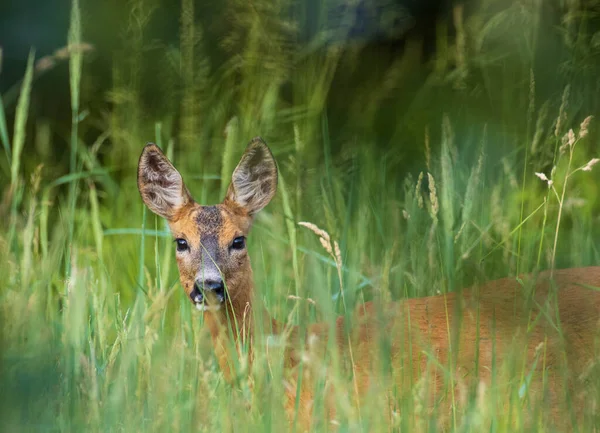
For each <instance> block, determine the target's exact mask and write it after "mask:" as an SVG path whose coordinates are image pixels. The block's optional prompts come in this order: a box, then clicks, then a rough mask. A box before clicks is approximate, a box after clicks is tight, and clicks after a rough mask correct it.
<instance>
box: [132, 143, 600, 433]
mask: <svg viewBox="0 0 600 433" xmlns="http://www.w3.org/2000/svg"><path fill="white" fill-rule="evenodd" d="M157 149H158V148H157V147H156V146H150V147H147V148H146V149H145V151H144V152H150V154H151V155H152V160H153V164H154V167H156V160H155V159H156V158H157V155H159V156H158V157H159V158H160V156H161V155H162V153H160V154H158V153H157ZM158 152H160V150H158ZM144 155H145V154H142V157H141V158H140V169H139V173H140V174H139V179H141V180H140V182H139V188H140V192H141V194H142V197H143V198H144V201H145V202H146V203H147V204H149V206H154V207H156V205H155V203H156V202H158V203H161V201H160V197H159V198H158V200H157V199H156V197H148V195H147V194H145V192H146V191H148V190H152V191H153V193H156V191H160V189H158V190H157V188H156V184H154V185H148V184H147V182H146V180H145V179H147V178H152V176H145V175H144V173H145V170H152V168H148V164H147V163H146V159H147V158H145V156H144ZM162 158H164V159H165V160H166V157H164V155H162ZM167 162H168V161H167ZM159 165H160V164H159ZM160 166H161V167H162V168H163V169H164V168H165V167H167V168H168V167H172V165H171V164H170V163H168V164H167V163H164V164H162V165H160ZM154 170H155V171H156V169H154ZM172 170H175V169H174V167H173V168H172ZM240 170H241V171H240ZM244 170H246V171H244ZM171 174H172V173H171ZM167 175H168V173H167ZM177 175H178V173H177ZM170 178H171V179H177V178H178V177H177V176H175V175H172V176H171V177H170ZM246 181H247V183H244V182H246ZM240 182H242V183H240ZM160 183H161V182H160V181H158V182H157V184H158V185H159V186H160ZM276 183H277V170H276V166H275V162H274V160H273V157H272V155H271V153H270V151H269V150H268V147H266V144H264V142H262V140H260V139H254V140H253V141H252V142H251V143H250V144H249V145H248V149H247V151H246V154H245V155H244V157H243V158H242V161H241V162H240V164H239V165H238V167H237V168H236V172H234V176H233V182H232V185H231V186H230V188H229V190H228V194H227V197H226V198H225V200H224V201H223V203H221V204H219V205H217V206H215V207H211V208H210V209H209V208H207V207H203V206H200V205H199V204H197V203H194V202H193V201H192V200H191V199H188V197H187V194H188V193H187V189H186V188H185V186H184V185H183V183H182V184H181V188H180V189H181V191H182V197H183V199H182V200H181V202H182V203H184V205H182V206H180V207H178V208H173V209H166V210H164V209H162V208H160V206H159V208H160V209H161V210H162V212H163V214H164V216H166V217H167V219H168V220H169V224H170V227H171V231H172V233H173V235H174V237H176V238H185V239H186V240H187V241H188V243H189V244H190V248H191V251H198V250H199V249H200V248H201V245H200V243H201V240H202V239H203V238H205V237H206V236H209V235H211V236H213V235H214V236H216V238H217V239H218V244H219V249H220V251H222V252H223V254H222V255H221V256H220V257H221V259H220V261H219V263H218V266H219V268H220V270H221V273H222V275H223V279H224V281H225V282H226V284H227V290H228V293H229V300H228V301H227V302H226V307H225V308H222V309H221V310H219V311H216V312H210V311H209V312H205V313H204V315H205V320H206V323H207V325H208V327H209V329H210V332H211V335H212V339H213V344H214V348H215V352H216V354H217V357H218V359H219V363H220V366H221V368H222V370H223V372H224V374H225V376H226V378H228V379H232V378H233V377H234V372H233V371H232V366H233V365H234V363H233V360H232V356H237V353H236V352H237V350H233V351H231V350H229V348H230V347H231V346H233V347H234V348H237V349H238V350H239V348H240V343H241V342H244V343H250V350H251V351H252V343H253V338H252V331H253V329H254V326H253V325H254V323H253V322H252V321H253V320H255V319H259V320H261V321H263V329H266V330H269V329H270V330H271V332H272V333H273V334H282V333H283V334H285V335H287V337H288V349H287V350H286V352H285V357H286V358H285V364H286V366H287V368H288V373H289V374H288V376H287V377H288V380H289V389H288V390H289V393H288V401H287V408H288V410H289V412H290V414H291V415H292V414H293V411H294V406H295V398H296V387H295V383H297V382H296V379H298V378H297V367H298V365H299V363H300V362H301V361H300V360H301V358H302V353H305V351H306V350H307V347H308V346H310V347H309V349H310V352H311V353H312V355H313V356H314V357H315V358H316V359H319V358H322V357H323V356H322V355H323V354H324V353H325V350H326V349H325V345H326V343H327V340H328V339H329V338H331V337H333V338H335V341H336V347H337V349H338V350H339V353H340V354H342V358H341V359H342V360H344V361H345V364H346V367H347V368H349V369H351V371H352V373H353V376H354V381H355V389H356V391H357V395H356V396H354V397H353V401H354V402H355V404H357V405H360V400H361V396H362V395H364V394H365V393H366V392H367V391H368V389H369V387H370V386H374V385H375V384H374V383H373V380H374V375H373V371H374V370H375V369H376V368H378V366H379V365H380V363H381V362H384V361H391V365H392V367H393V368H392V371H391V372H390V374H391V375H392V378H391V383H394V384H396V385H397V386H398V387H400V388H401V389H405V388H407V387H413V386H414V385H415V384H416V383H417V382H418V381H419V379H420V378H423V377H427V378H428V380H429V382H428V383H429V385H428V387H427V389H428V391H429V393H430V394H429V395H430V403H431V404H433V402H434V400H435V397H436V396H437V397H439V396H440V395H442V394H443V392H444V390H443V386H444V385H445V384H446V383H448V380H447V378H444V374H447V373H444V372H443V371H442V370H441V369H440V368H436V367H435V365H436V364H435V362H432V359H434V360H435V361H436V362H437V363H439V364H438V365H442V366H448V365H450V366H451V367H452V371H451V376H452V377H453V379H452V380H451V382H452V383H454V385H455V387H460V386H461V385H463V386H464V385H465V384H466V386H473V385H475V384H477V383H479V381H484V382H486V383H488V384H489V383H490V380H491V371H492V363H493V362H494V360H495V362H497V363H499V362H500V360H501V359H502V356H503V355H504V354H508V353H511V354H513V355H514V357H515V358H514V359H515V361H516V362H517V363H518V364H517V365H520V366H521V365H522V366H524V367H525V370H524V371H525V372H528V369H529V368H531V366H532V365H534V364H535V365H536V370H537V373H545V376H544V375H542V374H535V375H534V376H533V380H532V383H531V384H530V386H529V388H528V393H527V394H528V398H530V399H531V400H533V401H538V399H541V398H544V396H545V395H546V394H549V395H548V397H549V398H550V408H551V412H552V415H553V417H554V418H555V419H560V411H561V407H562V404H563V403H564V398H565V396H566V393H567V392H571V393H573V392H574V391H581V390H583V389H584V388H583V386H582V385H583V384H582V381H581V380H580V376H581V375H582V373H584V371H585V369H586V368H587V367H588V366H589V364H590V362H594V361H595V360H596V359H597V357H598V348H597V347H595V337H596V335H597V334H598V332H597V331H598V319H599V318H600V292H598V291H595V290H590V289H587V288H585V287H582V285H589V286H595V287H597V286H599V285H600V267H589V268H577V269H564V270H559V271H555V272H554V274H553V278H550V274H549V273H548V272H545V273H542V274H540V275H539V276H538V277H537V278H534V277H532V276H522V280H523V281H526V282H527V284H525V285H524V286H522V285H521V284H519V283H518V281H517V279H515V278H504V279H500V280H496V281H491V282H489V283H487V284H485V285H483V286H479V287H473V288H471V289H468V290H465V291H464V292H463V293H461V294H457V293H449V294H447V295H439V296H431V297H426V298H419V299H408V300H405V301H403V302H399V303H395V304H392V305H388V306H385V308H380V306H378V305H376V304H374V303H367V304H365V305H361V306H360V307H359V308H358V309H357V311H356V314H355V315H354V318H353V319H352V324H351V326H350V329H351V332H350V335H347V333H346V331H345V323H344V319H343V318H338V319H337V321H336V323H335V324H334V326H333V327H332V329H333V331H334V335H330V326H329V325H328V324H315V325H312V326H310V327H309V329H308V331H307V334H306V338H305V339H301V337H300V335H299V330H298V329H297V328H295V327H291V328H289V327H284V326H282V325H281V324H279V323H277V322H275V321H273V320H271V319H270V318H269V316H268V314H266V312H265V311H264V310H262V309H261V308H258V307H255V306H253V305H252V300H253V290H254V285H253V278H252V268H251V265H250V259H249V257H248V254H247V253H246V250H245V249H244V251H243V252H241V253H239V254H238V253H235V254H232V253H229V255H228V254H226V251H227V248H228V246H229V245H230V243H231V242H232V240H233V239H234V238H235V237H238V236H247V234H248V232H249V230H250V227H251V224H252V217H253V215H254V214H255V213H256V212H258V211H259V210H260V209H262V207H264V206H266V204H267V203H268V202H269V200H270V199H271V197H272V196H273V195H274V193H275V187H276ZM254 189H256V194H254ZM241 197H243V199H242V198H241ZM177 263H178V266H179V272H180V277H181V284H182V286H183V287H184V290H185V292H186V294H187V295H188V296H189V295H190V292H191V291H192V288H193V285H194V278H195V277H196V274H197V272H198V266H199V261H198V259H197V258H194V256H193V254H188V255H178V257H177ZM231 329H233V332H230V331H231ZM390 336H391V338H390ZM385 338H388V339H389V340H390V341H389V344H390V345H391V353H392V359H391V360H382V359H380V357H379V356H378V355H377V354H378V348H379V345H380V343H381V341H382V339H385ZM231 343H233V345H232V344H231ZM303 351H304V352H303ZM251 358H252V357H251ZM407 366H410V368H407ZM378 371H379V370H378ZM565 373H567V375H566V376H565ZM304 374H305V376H307V377H306V378H305V380H303V383H304V386H303V388H302V389H301V392H300V413H299V416H300V421H301V424H302V425H303V426H304V427H305V428H309V426H310V419H311V414H312V409H311V405H312V401H313V398H314V396H313V395H312V394H311V389H312V388H311V382H310V377H309V376H310V375H311V369H310V368H305V369H304ZM565 377H566V379H567V380H564V378H565ZM500 379H501V378H500ZM499 386H500V388H499V389H502V390H503V391H504V394H506V395H509V393H510V392H513V395H514V392H516V390H518V388H519V386H520V384H519V383H516V384H515V383H503V384H500V385H499ZM545 390H549V393H548V392H545ZM450 404H451V401H447V402H446V404H445V406H442V407H445V408H446V409H445V410H446V412H448V411H449V409H450ZM328 411H329V414H330V416H331V417H334V416H335V413H334V404H333V402H329V409H328Z"/></svg>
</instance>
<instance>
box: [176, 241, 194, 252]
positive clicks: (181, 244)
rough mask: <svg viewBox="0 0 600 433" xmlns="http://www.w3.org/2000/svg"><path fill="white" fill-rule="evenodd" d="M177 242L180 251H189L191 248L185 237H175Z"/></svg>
mask: <svg viewBox="0 0 600 433" xmlns="http://www.w3.org/2000/svg"><path fill="white" fill-rule="evenodd" d="M175 243H176V244H177V251H179V252H182V251H187V250H189V248H190V247H189V245H188V243H187V241H186V240H185V239H181V238H178V239H175Z"/></svg>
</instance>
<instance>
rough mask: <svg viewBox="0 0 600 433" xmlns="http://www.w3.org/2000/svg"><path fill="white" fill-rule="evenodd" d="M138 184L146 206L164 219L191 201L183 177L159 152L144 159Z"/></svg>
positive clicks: (152, 152) (154, 152)
mask: <svg viewBox="0 0 600 433" xmlns="http://www.w3.org/2000/svg"><path fill="white" fill-rule="evenodd" d="M138 183H139V188H140V192H141V193H142V198H143V199H144V202H145V203H146V205H147V206H148V207H149V208H150V209H151V210H152V211H153V212H154V213H156V214H158V215H160V216H162V217H165V218H169V217H170V216H172V215H173V214H174V213H175V212H176V211H177V210H178V209H179V208H181V207H182V206H184V205H185V204H187V202H188V200H189V196H188V193H187V190H186V189H185V186H184V185H183V180H182V178H181V175H180V174H179V172H178V171H177V170H176V169H175V167H173V165H172V164H171V163H170V162H169V160H168V159H167V157H166V156H164V155H163V154H162V153H160V151H158V150H149V151H148V152H147V154H145V155H144V156H143V157H142V159H141V161H140V168H139V179H138Z"/></svg>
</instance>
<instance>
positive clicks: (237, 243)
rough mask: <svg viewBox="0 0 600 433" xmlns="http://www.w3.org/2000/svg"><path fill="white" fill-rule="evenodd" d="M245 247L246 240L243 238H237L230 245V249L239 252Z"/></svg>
mask: <svg viewBox="0 0 600 433" xmlns="http://www.w3.org/2000/svg"><path fill="white" fill-rule="evenodd" d="M245 246H246V239H245V238H244V237H243V236H238V237H237V238H235V239H234V240H233V242H232V243H231V248H233V249H234V250H241V249H242V248H244V247H245Z"/></svg>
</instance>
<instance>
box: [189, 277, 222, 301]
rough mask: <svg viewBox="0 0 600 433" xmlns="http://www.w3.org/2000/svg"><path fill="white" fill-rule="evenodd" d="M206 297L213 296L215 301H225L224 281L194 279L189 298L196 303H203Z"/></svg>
mask: <svg viewBox="0 0 600 433" xmlns="http://www.w3.org/2000/svg"><path fill="white" fill-rule="evenodd" d="M206 297H211V298H214V300H215V301H217V303H222V302H224V301H225V283H224V282H223V280H222V279H218V280H204V281H200V280H196V282H195V283H194V290H192V293H190V298H192V301H194V302H195V303H196V304H200V303H204V301H205V299H206ZM211 301H212V299H211ZM213 302H214V301H213Z"/></svg>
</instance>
